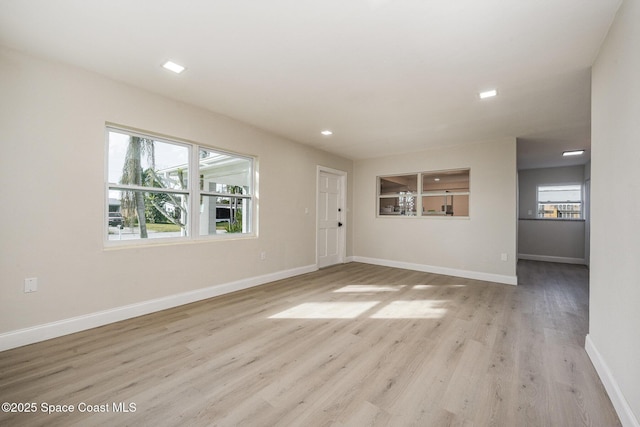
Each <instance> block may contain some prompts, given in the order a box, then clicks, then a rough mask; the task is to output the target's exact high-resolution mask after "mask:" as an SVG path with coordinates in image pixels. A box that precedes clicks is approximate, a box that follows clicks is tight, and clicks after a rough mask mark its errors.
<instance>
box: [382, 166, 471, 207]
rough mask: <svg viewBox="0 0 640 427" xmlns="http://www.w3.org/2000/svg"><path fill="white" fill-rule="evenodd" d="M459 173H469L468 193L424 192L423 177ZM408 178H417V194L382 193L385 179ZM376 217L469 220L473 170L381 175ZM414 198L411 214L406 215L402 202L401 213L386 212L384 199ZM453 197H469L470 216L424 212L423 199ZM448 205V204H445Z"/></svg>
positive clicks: (411, 203)
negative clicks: (381, 182)
mask: <svg viewBox="0 0 640 427" xmlns="http://www.w3.org/2000/svg"><path fill="white" fill-rule="evenodd" d="M459 171H468V172H469V190H468V191H459V190H454V191H449V190H437V191H433V190H424V189H423V177H424V176H425V175H429V176H431V175H437V174H446V173H451V172H459ZM406 176H409V177H411V176H415V177H416V180H417V181H416V186H415V187H416V191H415V192H407V193H405V192H402V193H381V191H380V189H381V184H380V181H381V180H382V179H384V178H391V177H406ZM376 186H377V188H376V217H378V218H394V217H395V218H447V219H469V218H470V216H471V212H470V209H471V168H468V167H466V168H459V169H449V170H437V171H426V172H411V173H398V174H388V175H379V176H377V177H376ZM407 194H408V197H410V198H412V199H413V200H412V201H411V202H410V206H411V208H412V209H411V210H410V211H409V212H410V213H406V212H405V211H404V209H403V207H404V205H405V204H406V202H403V201H402V200H400V201H399V204H400V205H403V206H401V209H400V212H399V213H398V212H385V211H384V208H385V206H384V203H383V202H382V200H383V199H389V198H399V199H402V198H403V197H407V196H406V195H407ZM451 196H468V197H469V215H466V216H461V215H458V216H452V215H447V214H446V211H445V212H442V214H438V215H436V214H430V213H427V212H424V211H423V206H422V205H423V202H422V200H423V197H442V198H443V200H446V198H447V197H451ZM445 204H446V203H445Z"/></svg>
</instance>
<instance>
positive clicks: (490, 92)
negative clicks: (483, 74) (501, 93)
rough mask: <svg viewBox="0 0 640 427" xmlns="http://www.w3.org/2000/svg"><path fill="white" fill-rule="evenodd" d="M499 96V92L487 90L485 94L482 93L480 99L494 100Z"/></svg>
mask: <svg viewBox="0 0 640 427" xmlns="http://www.w3.org/2000/svg"><path fill="white" fill-rule="evenodd" d="M497 94H498V91H497V90H495V89H491V90H486V91H484V92H480V99H485V98H492V97H494V96H496V95H497Z"/></svg>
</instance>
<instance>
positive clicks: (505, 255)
mask: <svg viewBox="0 0 640 427" xmlns="http://www.w3.org/2000/svg"><path fill="white" fill-rule="evenodd" d="M500 259H501V260H502V261H507V260H508V259H509V257H508V256H507V254H505V253H503V254H500Z"/></svg>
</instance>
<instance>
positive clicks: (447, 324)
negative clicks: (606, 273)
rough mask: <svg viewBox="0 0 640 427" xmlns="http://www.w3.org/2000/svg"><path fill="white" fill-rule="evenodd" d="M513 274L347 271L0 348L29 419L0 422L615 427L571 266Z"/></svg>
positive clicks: (2, 383)
mask: <svg viewBox="0 0 640 427" xmlns="http://www.w3.org/2000/svg"><path fill="white" fill-rule="evenodd" d="M518 268H519V280H520V286H517V287H515V286H509V285H500V284H494V283H488V282H481V281H475V280H468V279H460V278H453V277H447V276H438V275H434V274H428V273H420V272H412V271H406V270H399V269H393V268H386V267H378V266H371V265H364V264H358V263H351V264H346V265H341V266H336V267H331V268H328V269H325V270H321V271H319V272H316V273H311V274H307V275H304V276H299V277H296V278H292V279H287V280H282V281H279V282H275V283H273V284H269V285H265V286H261V287H258V288H254V289H250V290H246V291H242V292H238V293H234V294H231V295H226V296H222V297H218V298H214V299H210V300H206V301H201V302H198V303H194V304H190V305H187V306H183V307H179V308H175V309H171V310H167V311H164V312H160V313H155V314H152V315H148V316H144V317H139V318H136V319H131V320H128V321H124V322H120V323H117V324H113V325H109V326H105V327H101V328H97V329H93V330H90V331H86V332H81V333H77V334H74V335H70V336H66V337H61V338H57V339H54V340H50V341H47V342H42V343H38V344H33V345H30V346H26V347H22V348H18V349H14V350H9V351H5V352H2V353H0V396H1V397H0V400H1V401H2V402H21V403H26V402H34V403H37V405H38V413H35V414H19V415H15V414H6V413H0V425H3V426H4V425H11V426H20V425H28V426H36V425H47V426H51V425H65V426H66V425H81V426H91V425H137V426H139V425H153V426H166V425H168V426H171V425H176V426H177V425H196V426H197V425H220V426H235V425H246V426H276V425H277V426H343V425H345V426H346V425H348V426H369V425H376V426H405V425H415V426H447V425H454V426H563V427H564V426H568V427H573V426H582V425H586V426H598V427H601V426H616V425H619V421H618V419H617V417H616V415H615V412H614V410H613V408H612V405H611V403H610V401H609V399H608V397H607V396H606V394H605V391H604V389H603V386H602V385H601V383H600V381H599V379H598V377H597V375H596V373H595V370H594V368H593V367H592V365H591V362H590V361H589V359H588V357H587V355H586V353H585V351H584V349H583V348H584V338H585V335H586V333H587V314H588V311H587V304H588V285H587V279H588V272H587V269H586V268H585V267H582V266H572V265H562V264H548V263H540V262H531V261H524V262H522V261H521V262H520V264H519V267H518ZM43 402H45V403H48V404H72V405H75V406H76V408H75V412H74V413H72V414H52V415H47V414H43V413H42V412H40V410H41V407H42V406H41V405H42V403H43ZM121 402H124V404H129V403H134V404H135V409H136V410H135V412H128V413H115V412H114V411H113V406H112V405H113V403H116V404H119V403H121ZM80 403H86V404H92V405H108V408H109V410H110V412H109V413H99V414H93V413H86V412H84V413H81V412H78V410H79V407H78V405H79V404H80ZM103 408H104V406H103Z"/></svg>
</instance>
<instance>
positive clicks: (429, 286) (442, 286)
mask: <svg viewBox="0 0 640 427" xmlns="http://www.w3.org/2000/svg"><path fill="white" fill-rule="evenodd" d="M466 286H467V285H414V286H413V289H435V288H464V287H466Z"/></svg>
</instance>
